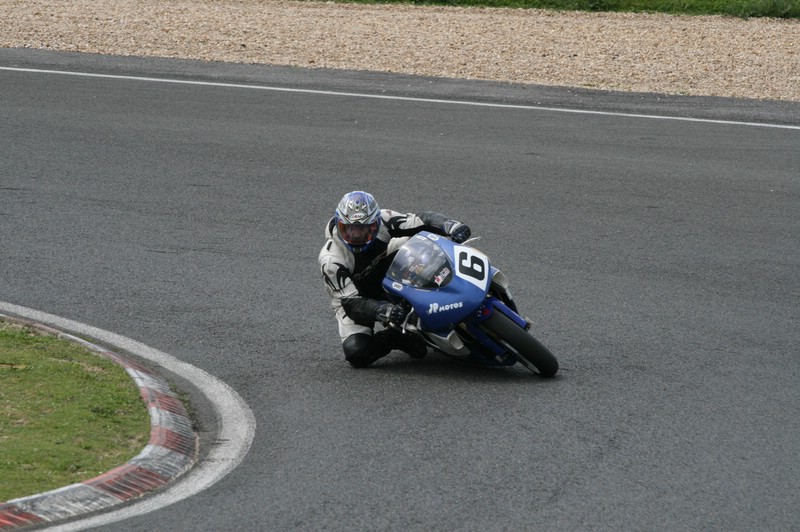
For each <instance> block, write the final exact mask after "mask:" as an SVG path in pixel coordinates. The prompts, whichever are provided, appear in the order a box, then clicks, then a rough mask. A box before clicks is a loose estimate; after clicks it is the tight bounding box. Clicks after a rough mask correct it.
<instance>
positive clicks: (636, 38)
mask: <svg viewBox="0 0 800 532" xmlns="http://www.w3.org/2000/svg"><path fill="white" fill-rule="evenodd" d="M0 47H13V48H39V49H49V50H64V51H77V52H86V53H102V54H115V55H126V56H127V55H130V56H154V57H175V58H185V59H201V60H206V61H227V62H235V63H258V64H271V65H290V66H300V67H311V68H337V69H356V70H370V71H382V72H397V73H407V74H417V75H424V76H436V77H452V78H469V79H485V80H498V81H510V82H518V83H529V84H540V85H553V86H568V87H584V88H595V89H614V90H625V91H643V92H663V93H668V94H683V95H712V96H733V97H742V98H757V99H776V100H791V101H800V21H798V20H780V19H760V18H751V19H746V20H745V19H738V18H730V17H716V16H714V17H709V16H702V17H690V16H672V15H661V14H648V15H643V14H620V13H580V12H553V11H543V10H522V9H489V8H456V7H420V6H412V5H396V4H395V5H360V4H340V3H329V2H313V1H285V0H190V1H189V0H135V1H134V0H59V1H53V0H46V1H45V0H0Z"/></svg>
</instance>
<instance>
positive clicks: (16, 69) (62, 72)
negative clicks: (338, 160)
mask: <svg viewBox="0 0 800 532" xmlns="http://www.w3.org/2000/svg"><path fill="white" fill-rule="evenodd" d="M0 70H7V71H12V72H27V73H32V74H55V75H63V76H79V77H87V78H102V79H118V80H127V81H141V82H149V83H172V84H178V85H195V86H201V87H220V88H234V89H250V90H263V91H274V92H290V93H302V94H318V95H323V96H340V97H349V98H370V99H380V100H395V101H408V102H420V103H435V104H448V105H468V106H474V107H493V108H499V109H520V110H528V111H544V112H553V113H571V114H585V115H597V116H618V117H623V118H637V119H647V120H672V121H679V122H696V123H703V124H722V125H730V126H747V127H763V128H772V129H790V130H800V125H791V124H771V123H768V122H745V121H736V120H721V119H711V118H692V117H686V116H669V115H649V114H638V113H622V112H615V111H594V110H591V109H571V108H568V107H548V106H540V105H522V104H504V103H491V102H471V101H467V100H444V99H437V98H416V97H413V96H393V95H388V94H369V93H357V92H339V91H327V90H318V89H297V88H291V87H276V86H269V85H256V84H247V83H223V82H216V81H195V80H184V79H171V78H154V77H147V76H125V75H118V74H98V73H92V72H75V71H67V70H47V69H38V68H20V67H3V66H0Z"/></svg>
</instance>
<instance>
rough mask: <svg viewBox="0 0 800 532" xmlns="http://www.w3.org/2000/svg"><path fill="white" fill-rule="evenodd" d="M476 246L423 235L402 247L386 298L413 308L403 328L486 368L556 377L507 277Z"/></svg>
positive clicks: (388, 279) (549, 356)
mask: <svg viewBox="0 0 800 532" xmlns="http://www.w3.org/2000/svg"><path fill="white" fill-rule="evenodd" d="M472 240H475V239H471V240H469V241H467V242H465V243H463V244H457V243H455V242H453V241H451V240H450V239H448V238H446V237H442V236H439V235H436V234H433V233H429V232H427V231H423V232H421V233H418V234H417V235H415V236H413V237H411V238H409V239H408V240H407V241H406V242H405V243H404V244H403V245H402V246H401V247H400V249H399V250H398V251H397V254H396V255H395V258H394V260H393V261H392V263H391V265H390V266H389V270H388V271H387V274H386V277H385V278H384V280H383V289H384V290H385V291H386V293H387V294H388V296H389V298H390V299H391V300H392V301H393V302H394V303H400V304H405V305H406V306H407V307H410V308H409V313H408V315H407V316H406V319H405V321H404V322H403V323H402V324H401V325H398V327H399V328H400V329H401V330H402V331H403V333H406V334H416V335H419V336H420V337H422V338H423V339H424V340H425V342H426V343H427V344H428V345H429V346H430V347H432V348H434V349H436V350H438V351H441V352H443V353H445V354H446V355H450V356H456V357H468V358H470V359H472V360H474V361H476V362H479V363H481V364H484V365H487V366H511V365H513V364H516V363H517V362H519V363H521V364H522V365H523V366H525V367H526V368H528V369H530V370H531V371H533V372H534V373H538V374H539V375H541V376H542V377H552V376H553V375H555V374H556V372H557V371H558V361H557V360H556V357H555V356H553V354H552V353H551V352H550V351H549V350H548V349H547V348H546V347H545V346H544V345H542V343H541V342H539V341H538V340H537V339H536V338H534V337H533V336H532V335H531V334H530V332H529V330H530V328H531V323H530V322H529V321H528V320H527V319H525V318H524V317H522V316H520V314H519V313H518V311H517V306H516V304H515V303H514V300H513V299H512V297H511V294H510V292H509V289H508V280H507V279H506V277H505V275H504V274H503V273H502V272H501V271H500V270H498V269H497V268H495V267H493V266H492V265H491V264H490V263H489V258H488V257H487V256H486V255H485V254H483V253H481V252H480V251H478V250H477V249H475V248H474V247H472V246H469V245H468V244H469V242H471V241H472Z"/></svg>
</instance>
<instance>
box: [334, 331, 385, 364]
mask: <svg viewBox="0 0 800 532" xmlns="http://www.w3.org/2000/svg"><path fill="white" fill-rule="evenodd" d="M342 349H343V350H344V358H345V360H347V361H348V362H349V363H350V365H351V366H353V367H355V368H361V367H364V366H369V365H370V364H372V363H373V362H375V360H377V359H376V358H375V357H374V356H373V353H372V336H371V335H369V334H351V335H350V336H348V337H347V338H345V339H344V342H342Z"/></svg>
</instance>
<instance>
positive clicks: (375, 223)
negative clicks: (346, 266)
mask: <svg viewBox="0 0 800 532" xmlns="http://www.w3.org/2000/svg"><path fill="white" fill-rule="evenodd" d="M380 226H381V208H380V207H378V202H377V201H375V198H373V197H372V194H370V193H368V192H363V191H361V190H356V191H354V192H349V193H347V194H345V195H344V197H343V198H342V200H341V201H340V202H339V206H338V207H336V227H337V229H338V233H339V238H340V239H341V240H342V242H344V245H345V246H347V248H348V249H349V250H350V251H352V252H353V253H362V252H364V251H366V250H367V249H369V248H370V246H372V244H374V243H375V238H376V237H377V236H378V229H379V228H380Z"/></svg>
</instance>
